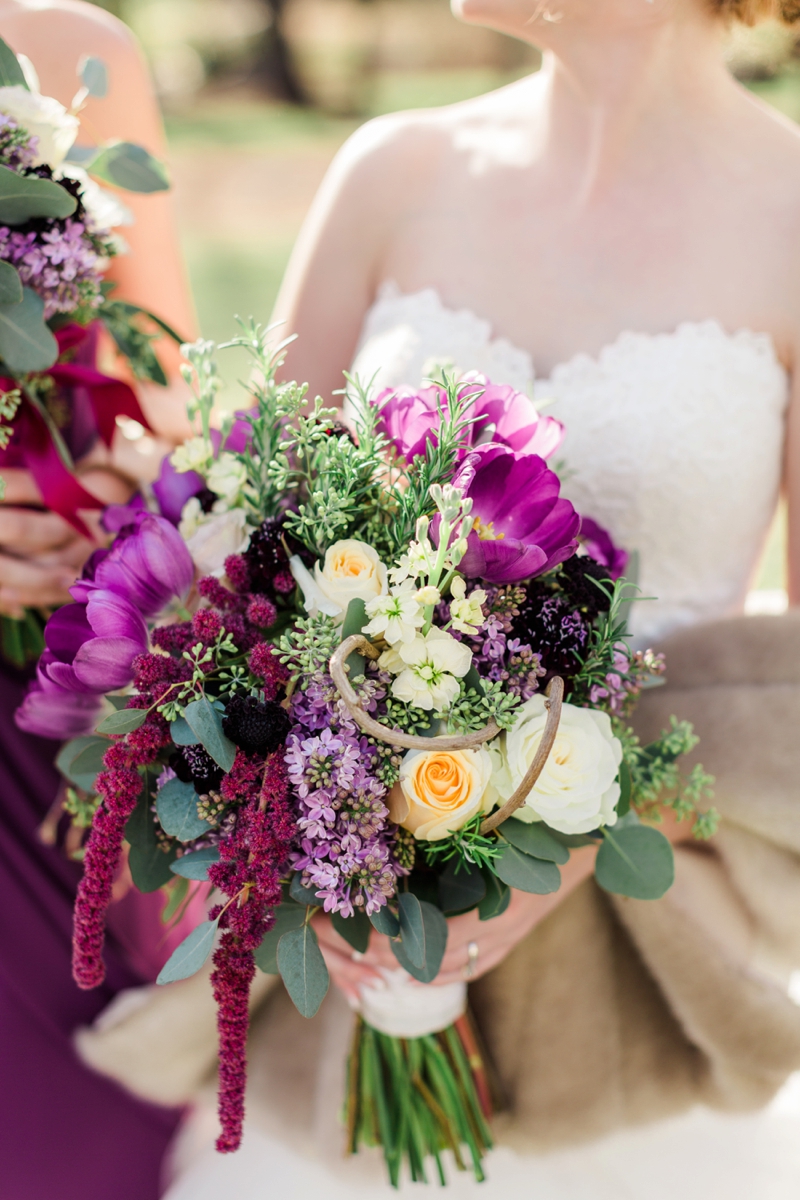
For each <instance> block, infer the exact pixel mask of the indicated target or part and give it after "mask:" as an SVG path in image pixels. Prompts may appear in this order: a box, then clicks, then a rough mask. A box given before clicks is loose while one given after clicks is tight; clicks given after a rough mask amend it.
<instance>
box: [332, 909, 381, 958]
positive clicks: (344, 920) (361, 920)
mask: <svg viewBox="0 0 800 1200" xmlns="http://www.w3.org/2000/svg"><path fill="white" fill-rule="evenodd" d="M331 919H332V921H333V928H334V929H335V930H336V932H337V933H338V934H339V936H340V937H343V938H344V940H345V941H346V942H347V943H348V944H349V945H350V946H352V947H353V949H354V950H356V951H357V952H358V953H359V954H366V952H367V949H368V947H369V935H370V933H371V931H372V926H371V924H370V921H369V917H368V916H367V914H366V913H365V912H364V910H363V909H361V908H357V909H356V910H355V912H354V913H353V915H352V917H344V916H342V914H341V913H339V912H335V913H334V914H333V917H332V918H331Z"/></svg>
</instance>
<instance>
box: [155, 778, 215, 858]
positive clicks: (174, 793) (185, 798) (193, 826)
mask: <svg viewBox="0 0 800 1200" xmlns="http://www.w3.org/2000/svg"><path fill="white" fill-rule="evenodd" d="M198 799H199V797H198V795H197V792H196V791H195V790H194V785H193V784H191V783H183V781H182V780H180V779H170V780H168V781H167V782H166V783H165V784H164V786H163V787H162V788H159V790H158V794H157V796H156V812H157V814H158V819H159V821H160V822H161V827H162V829H163V830H164V832H165V833H168V834H169V835H170V837H176V838H177V839H178V841H179V842H192V841H194V839H195V838H199V837H200V836H201V835H202V834H204V833H208V830H209V825H208V821H204V820H203V819H202V817H198V815H197V801H198Z"/></svg>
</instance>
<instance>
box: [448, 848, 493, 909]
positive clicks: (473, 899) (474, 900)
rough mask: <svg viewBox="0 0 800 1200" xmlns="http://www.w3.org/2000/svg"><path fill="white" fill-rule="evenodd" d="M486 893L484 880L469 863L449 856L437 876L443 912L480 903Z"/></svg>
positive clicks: (480, 873)
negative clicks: (448, 859)
mask: <svg viewBox="0 0 800 1200" xmlns="http://www.w3.org/2000/svg"><path fill="white" fill-rule="evenodd" d="M485 895H486V880H485V879H484V878H483V874H482V872H481V871H480V869H479V868H478V867H476V866H474V865H473V864H471V863H461V862H459V860H458V859H455V858H451V859H450V861H449V862H448V863H447V864H446V866H445V868H444V870H443V871H442V873H441V875H440V876H439V905H440V907H441V909H442V911H443V912H446V913H457V912H465V911H466V910H468V909H471V908H475V907H476V906H477V905H478V904H480V902H481V900H483V898H484V896H485Z"/></svg>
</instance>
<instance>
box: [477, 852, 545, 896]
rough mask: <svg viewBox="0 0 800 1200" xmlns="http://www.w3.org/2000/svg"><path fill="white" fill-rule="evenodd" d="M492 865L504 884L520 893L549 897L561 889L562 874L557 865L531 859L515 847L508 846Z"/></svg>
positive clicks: (538, 859) (539, 859)
mask: <svg viewBox="0 0 800 1200" xmlns="http://www.w3.org/2000/svg"><path fill="white" fill-rule="evenodd" d="M492 865H493V867H494V870H495V871H496V872H497V874H498V875H499V877H500V878H501V879H502V881H503V883H507V884H508V886H509V887H512V888H517V889H518V890H519V891H520V892H532V893H533V894H534V895H536V896H547V895H549V894H550V893H551V892H557V891H558V889H559V888H560V887H561V872H560V871H559V869H558V867H557V866H556V864H555V863H552V862H545V861H544V860H543V859H541V858H531V857H530V856H529V855H528V854H523V853H522V851H520V850H517V849H516V848H515V847H514V846H506V848H505V849H504V850H503V852H502V854H499V855H498V856H497V858H495V859H494V861H493V863H492Z"/></svg>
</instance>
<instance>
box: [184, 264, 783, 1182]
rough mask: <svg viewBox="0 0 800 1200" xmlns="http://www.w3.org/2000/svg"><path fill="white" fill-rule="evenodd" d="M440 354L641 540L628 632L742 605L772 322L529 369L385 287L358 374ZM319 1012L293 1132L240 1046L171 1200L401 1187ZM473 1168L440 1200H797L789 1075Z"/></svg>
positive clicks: (766, 456) (414, 370) (774, 477)
mask: <svg viewBox="0 0 800 1200" xmlns="http://www.w3.org/2000/svg"><path fill="white" fill-rule="evenodd" d="M448 362H449V363H451V364H452V365H453V366H454V367H456V368H457V369H459V370H461V371H466V370H478V371H481V372H483V373H484V374H485V375H487V376H488V377H489V378H490V379H491V380H492V381H494V382H496V383H511V384H513V385H514V386H515V387H517V388H518V389H520V390H522V391H527V392H528V393H529V394H531V388H532V389H533V392H532V394H533V396H534V398H535V399H536V400H537V402H542V403H544V402H549V406H548V408H547V411H548V412H550V413H552V414H553V415H554V416H557V417H559V418H560V419H561V420H562V421H563V422H564V424H565V426H566V429H567V436H566V438H565V441H564V443H563V445H562V448H561V449H560V450H559V452H558V455H557V457H558V459H559V460H563V461H564V462H565V464H566V467H567V472H566V483H565V487H564V490H565V492H566V494H567V495H568V496H569V497H570V499H572V500H573V502H574V503H575V505H576V507H577V508H578V510H579V511H580V512H582V513H584V514H586V515H588V516H592V517H593V518H595V520H597V521H599V522H600V523H601V524H602V525H604V526H606V527H607V528H608V529H609V531H610V532H611V534H612V536H613V537H614V539H615V540H616V541H617V543H618V544H620V545H621V546H624V547H626V548H628V549H634V548H635V549H636V550H638V552H639V555H640V586H641V588H642V592H643V595H644V596H654V597H657V599H654V600H649V601H647V602H642V603H640V604H638V605H635V606H634V617H633V624H634V629H635V633H636V635H637V640H638V641H639V642H646V641H648V640H649V639H651V638H655V637H658V636H661V635H663V634H666V633H668V632H669V631H670V630H672V629H675V628H677V627H679V626H682V625H688V624H691V623H694V622H698V621H704V620H711V619H714V618H717V617H720V616H724V615H728V614H734V613H737V612H741V611H742V609H743V607H744V600H745V595H746V592H747V589H748V585H749V583H750V581H751V577H752V574H753V572H754V570H755V567H756V564H757V561H758V558H759V554H760V552H761V550H762V547H763V544H764V540H765V537H766V534H767V530H768V528H769V525H770V522H771V519H772V516H773V513H774V510H775V505H776V501H777V496H778V489H779V480H780V471H781V453H782V443H783V429H784V417H785V411H786V405H787V398H788V380H787V376H786V372H785V371H784V369H783V367H782V366H781V364H780V363H779V361H778V359H777V357H776V354H775V349H774V346H773V343H772V340H771V338H770V337H769V336H768V335H766V334H762V333H753V332H751V331H748V330H743V331H740V332H736V333H731V332H727V331H725V330H724V329H722V327H721V326H720V325H719V324H718V323H717V322H716V321H712V320H709V321H703V322H701V323H687V324H684V325H681V326H680V327H679V328H678V329H676V330H675V331H674V332H670V333H664V334H659V335H656V336H653V335H649V334H641V333H623V334H622V335H621V336H620V337H619V338H618V339H617V341H615V342H614V343H613V344H612V345H609V346H607V347H605V349H604V350H603V351H602V352H601V354H600V355H598V357H597V358H591V357H589V356H587V355H583V354H581V355H577V356H576V357H575V358H573V359H571V360H570V361H569V362H567V363H564V364H562V365H560V366H558V367H557V368H556V369H555V371H554V372H553V373H552V375H551V377H550V378H549V379H546V380H536V379H535V377H534V369H533V362H532V360H531V358H530V356H529V355H528V354H527V353H526V352H524V351H522V350H519V349H517V348H516V347H514V346H512V345H511V344H510V343H509V342H507V341H505V340H502V339H493V338H492V331H491V328H490V326H489V325H488V323H487V322H485V321H483V320H481V319H480V318H478V317H477V316H475V315H474V314H472V313H470V312H466V311H459V312H455V311H452V310H450V309H447V308H446V307H445V306H444V305H443V304H442V302H441V300H440V299H439V297H438V295H437V294H436V292H434V291H433V290H431V289H426V290H425V291H421V292H417V293H415V294H413V295H404V294H402V293H400V292H399V290H398V289H397V288H396V287H395V286H394V285H391V284H389V285H385V286H384V288H383V289H382V290H381V294H380V296H379V298H378V300H377V302H376V303H375V305H374V306H373V308H372V309H371V311H370V312H369V314H368V316H367V318H366V321H365V325H364V331H363V334H362V338H361V344H360V348H359V351H358V355H357V358H356V361H355V364H354V370H355V371H356V372H358V373H359V374H360V376H361V377H362V379H365V380H369V379H370V378H371V377H372V376H373V375H376V382H377V384H378V385H381V386H385V385H396V384H401V383H408V384H412V385H417V384H419V383H420V381H421V379H422V377H423V376H424V374H425V373H426V371H427V370H429V369H430V366H431V364H433V363H439V364H442V363H448ZM798 991H799V992H800V989H798ZM797 998H798V1001H800V994H798V997H797ZM316 1021H318V1022H321V1025H322V1028H321V1042H320V1045H321V1047H322V1049H321V1052H320V1063H319V1072H318V1079H317V1084H316V1089H315V1096H316V1098H315V1103H314V1105H313V1109H312V1111H309V1112H308V1114H307V1121H306V1122H305V1124H304V1127H303V1128H299V1129H297V1128H295V1129H293V1130H291V1131H289V1130H288V1129H287V1127H286V1126H284V1125H282V1124H281V1122H280V1120H279V1118H278V1116H277V1115H276V1112H277V1109H279V1107H280V1106H279V1105H277V1106H276V1105H275V1102H274V1099H273V1101H272V1103H271V1104H270V1103H264V1102H262V1099H261V1097H263V1096H267V1095H268V1093H269V1092H270V1091H272V1092H273V1093H277V1094H279V1092H280V1086H281V1081H280V1079H279V1078H278V1079H272V1080H265V1079H260V1078H258V1056H257V1052H256V1053H254V1060H255V1061H253V1062H252V1063H251V1076H252V1077H253V1078H252V1087H251V1090H250V1092H249V1093H248V1121H247V1125H246V1130H245V1137H244V1142H243V1146H242V1148H241V1150H240V1151H239V1152H238V1153H237V1154H233V1155H227V1156H222V1155H217V1154H215V1152H214V1149H213V1139H214V1137H215V1136H216V1123H215V1117H214V1108H213V1103H214V1101H213V1094H212V1093H211V1092H209V1096H208V1102H207V1103H205V1104H201V1105H199V1106H198V1107H197V1108H196V1110H195V1112H194V1113H193V1115H192V1116H191V1117H190V1118H189V1119H188V1120H187V1122H186V1124H185V1126H184V1129H183V1131H182V1133H181V1134H180V1135H179V1138H178V1141H177V1144H176V1147H175V1153H174V1159H173V1171H174V1181H173V1184H172V1186H171V1187H170V1189H169V1191H168V1192H167V1196H166V1200H270V1198H271V1197H275V1200H310V1198H311V1197H322V1198H324V1200H381V1198H384V1197H385V1198H387V1200H388V1197H390V1196H392V1195H395V1194H396V1193H394V1192H393V1191H392V1190H391V1188H389V1186H388V1185H387V1184H386V1183H384V1181H383V1168H382V1163H381V1161H380V1159H379V1157H378V1155H377V1153H375V1154H373V1153H369V1154H366V1155H363V1156H362V1155H359V1157H358V1158H357V1159H347V1160H345V1159H343V1157H342V1144H343V1137H342V1131H341V1129H340V1128H339V1127H338V1124H337V1117H338V1112H339V1109H340V1104H341V1098H342V1095H343V1086H344V1065H345V1060H346V1053H347V1042H348V1036H349V1027H350V1021H351V1016H350V1013H349V1011H348V1009H347V1007H346V1005H345V1003H344V1001H343V1000H342V999H341V997H340V996H338V995H332V996H330V997H329V998H328V1000H326V1002H325V1004H324V1005H323V1009H322V1011H321V1012H320V1014H319V1016H318V1017H317V1018H316ZM290 1060H291V1059H290V1054H289V1055H287V1058H286V1062H287V1064H288V1063H289V1062H290ZM487 1169H488V1175H489V1181H488V1182H487V1183H484V1184H480V1185H478V1184H476V1183H474V1181H472V1180H471V1179H470V1178H468V1177H466V1176H462V1175H460V1174H459V1173H458V1172H456V1171H451V1172H450V1179H451V1184H450V1189H449V1191H450V1196H451V1197H452V1198H453V1200H461V1198H462V1197H475V1198H477V1197H481V1200H508V1198H509V1197H510V1196H513V1197H514V1198H515V1200H517V1198H519V1200H796V1198H797V1196H798V1194H799V1193H800V1077H794V1078H792V1079H790V1080H789V1082H788V1083H787V1084H786V1085H785V1087H784V1088H783V1089H782V1091H781V1092H780V1093H779V1094H778V1096H777V1097H776V1098H775V1100H774V1101H773V1102H772V1104H771V1105H770V1106H769V1107H768V1108H767V1109H765V1110H763V1111H761V1112H759V1113H756V1114H748V1115H744V1116H742V1115H727V1114H720V1113H716V1112H711V1111H708V1110H705V1109H701V1108H697V1109H695V1110H693V1111H692V1112H690V1113H688V1114H686V1115H683V1116H680V1117H677V1118H673V1119H670V1120H668V1121H664V1122H661V1123H659V1124H656V1125H652V1126H648V1127H645V1128H639V1129H631V1130H626V1131H623V1132H620V1133H617V1134H615V1135H613V1136H610V1137H607V1138H604V1139H603V1140H601V1141H599V1142H595V1143H591V1144H588V1145H583V1146H578V1147H575V1148H572V1149H568V1150H562V1151H559V1152H557V1153H553V1154H550V1155H544V1156H537V1157H527V1156H521V1155H518V1154H516V1153H514V1152H513V1151H511V1150H509V1149H507V1148H503V1147H500V1148H498V1149H497V1150H496V1151H494V1152H493V1153H492V1154H491V1155H490V1156H489V1160H488V1168H487ZM403 1190H404V1191H405V1190H406V1189H403ZM407 1190H408V1191H410V1190H412V1185H410V1184H409V1185H407ZM415 1194H416V1193H415Z"/></svg>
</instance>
